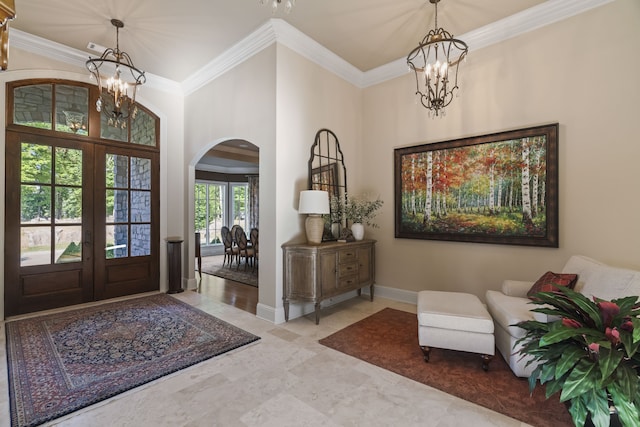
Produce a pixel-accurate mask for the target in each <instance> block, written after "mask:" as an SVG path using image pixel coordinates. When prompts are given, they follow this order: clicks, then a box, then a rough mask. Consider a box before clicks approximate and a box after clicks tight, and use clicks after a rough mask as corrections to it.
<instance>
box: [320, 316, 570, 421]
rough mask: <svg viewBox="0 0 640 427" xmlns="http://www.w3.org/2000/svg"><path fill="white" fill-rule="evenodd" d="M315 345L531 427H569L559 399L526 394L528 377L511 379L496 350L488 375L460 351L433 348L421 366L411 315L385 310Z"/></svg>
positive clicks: (475, 357)
mask: <svg viewBox="0 0 640 427" xmlns="http://www.w3.org/2000/svg"><path fill="white" fill-rule="evenodd" d="M320 343H321V344H324V345H326V346H327V347H331V348H333V349H336V350H338V351H341V352H343V353H346V354H348V355H351V356H353V357H357V358H358V359H361V360H364V361H366V362H369V363H371V364H373V365H376V366H379V367H381V368H384V369H387V370H389V371H392V372H395V373H397V374H400V375H403V376H405V377H407V378H411V379H412V380H415V381H418V382H421V383H423V384H426V385H429V386H431V387H434V388H437V389H439V390H442V391H444V392H446V393H449V394H452V395H454V396H457V397H460V398H462V399H465V400H467V401H470V402H473V403H476V404H478V405H481V406H484V407H486V408H489V409H492V410H494V411H496V412H500V413H502V414H505V415H508V416H510V417H512V418H515V419H518V420H520V421H524V422H526V423H529V424H531V425H534V426H536V427H561V426H573V422H572V421H571V416H570V415H569V412H568V411H567V409H566V408H565V407H564V405H563V404H562V403H560V402H559V400H558V398H557V397H552V398H550V399H549V400H546V399H545V397H544V391H543V388H542V387H539V386H538V387H536V389H535V391H534V393H533V396H530V395H529V384H528V381H527V379H526V378H518V377H516V376H515V375H513V373H512V372H511V369H510V368H509V366H508V365H507V363H506V362H505V361H504V359H503V358H502V356H501V355H500V354H499V353H498V352H497V350H496V356H495V357H494V358H493V360H492V361H491V364H490V365H489V371H488V372H485V371H483V370H482V366H481V365H482V364H481V361H480V356H479V355H477V354H473V353H465V352H461V351H451V350H442V349H433V350H432V351H431V356H430V360H429V362H428V363H426V362H425V361H424V359H423V357H422V351H421V350H420V346H419V345H418V322H417V319H416V315H415V314H412V313H407V312H405V311H399V310H394V309H391V308H386V309H384V310H382V311H380V312H378V313H376V314H374V315H372V316H369V317H367V318H366V319H363V320H361V321H360V322H357V323H354V324H353V325H350V326H348V327H346V328H345V329H342V330H340V331H338V332H336V333H335V334H333V335H330V336H328V337H326V338H324V339H321V340H320Z"/></svg>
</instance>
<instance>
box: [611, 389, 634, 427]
mask: <svg viewBox="0 0 640 427" xmlns="http://www.w3.org/2000/svg"><path fill="white" fill-rule="evenodd" d="M608 390H609V393H610V394H611V399H612V400H613V405H614V406H615V407H616V409H617V410H618V418H619V419H620V421H621V422H622V425H624V426H637V425H638V424H639V423H640V422H639V421H638V420H640V411H639V409H640V408H638V405H637V403H634V402H632V401H630V400H629V398H628V397H627V396H626V395H625V394H624V392H622V391H621V390H620V389H619V388H618V387H616V386H615V385H613V386H611V387H609V389H608Z"/></svg>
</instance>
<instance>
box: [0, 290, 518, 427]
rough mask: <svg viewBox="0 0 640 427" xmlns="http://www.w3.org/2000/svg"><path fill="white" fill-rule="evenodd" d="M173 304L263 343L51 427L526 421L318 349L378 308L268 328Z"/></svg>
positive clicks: (226, 308)
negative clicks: (208, 316)
mask: <svg viewBox="0 0 640 427" xmlns="http://www.w3.org/2000/svg"><path fill="white" fill-rule="evenodd" d="M177 298H179V299H181V300H183V301H186V302H188V303H190V304H192V305H194V306H196V307H199V308H200V309H202V310H204V311H206V312H208V313H210V314H212V315H214V316H217V317H219V318H221V319H223V320H225V321H227V322H229V323H232V324H234V325H236V326H238V327H240V328H243V329H245V330H247V331H249V332H252V333H254V334H256V335H259V336H260V337H262V339H261V340H259V341H258V342H256V343H253V344H251V345H249V346H245V347H243V348H240V349H237V350H235V351H233V352H230V353H227V354H225V355H222V356H219V357H216V358H213V359H210V360H208V361H205V362H202V363H200V364H198V365H195V366H192V367H190V368H187V369H184V370H182V371H180V372H177V373H175V374H172V375H169V376H167V377H164V378H162V379H159V380H157V381H154V382H152V383H149V384H147V385H144V386H142V387H139V388H137V389H134V390H130V391H128V392H126V393H123V394H121V395H118V396H116V397H113V398H111V399H109V400H106V401H104V402H100V403H98V404H96V405H93V406H91V407H88V408H85V409H83V410H80V411H78V412H76V413H74V414H71V415H68V416H66V417H63V418H60V419H58V420H56V421H54V422H52V423H50V424H48V425H54V426H78V427H87V426H92V427H93V426H95V427H98V426H105V427H106V426H109V427H113V426H136V427H139V426H185V427H196V426H197V427H199V426H278V427H283V426H305V427H307V426H434V427H448V426H451V427H453V426H456V427H457V426H470V425H472V426H474V427H485V426H486V427H489V426H491V427H493V426H500V427H502V426H504V427H522V426H525V425H526V424H523V423H521V422H520V421H516V420H513V419H511V418H509V417H506V416H504V415H501V414H498V413H496V412H493V411H490V410H488V409H484V408H482V407H480V406H477V405H474V404H472V403H469V402H466V401H464V400H461V399H458V398H455V397H452V396H450V395H447V394H445V393H442V392H440V391H438V390H435V389H433V388H430V387H428V386H425V385H423V384H420V383H417V382H415V381H412V380H409V379H406V378H404V377H402V376H399V375H396V374H394V373H392V372H389V371H386V370H384V369H381V368H378V367H376V366H373V365H370V364H368V363H365V362H362V361H360V360H357V359H354V358H352V357H350V356H347V355H344V354H342V353H339V352H337V351H334V350H332V349H329V348H327V347H324V346H322V345H320V344H318V342H317V341H318V339H320V338H322V337H325V336H327V335H330V334H331V333H333V332H335V331H337V330H339V329H341V328H343V327H345V326H347V325H349V324H351V323H353V322H356V321H358V320H360V319H362V318H364V317H367V316H368V315H370V314H373V313H375V312H377V311H379V310H381V309H382V308H384V307H393V308H397V309H401V310H406V311H412V312H415V306H412V305H408V304H403V303H397V302H394V301H390V300H385V299H382V298H377V299H376V301H374V302H370V301H368V300H367V299H365V298H364V297H363V298H353V299H351V300H349V301H346V302H343V303H341V304H339V305H338V306H336V307H333V308H328V309H326V310H323V312H322V316H321V319H320V325H317V326H316V325H315V323H314V320H313V316H308V317H304V318H298V319H294V320H292V321H290V322H288V323H286V324H282V325H273V324H272V323H269V322H266V321H263V320H260V319H258V318H256V317H255V316H254V315H253V314H250V313H247V312H246V311H242V310H240V309H237V308H235V307H232V306H230V305H226V304H224V303H220V302H217V301H215V300H214V299H212V298H210V297H208V296H207V295H206V292H203V293H196V292H190V291H187V292H184V293H181V294H178V295H177ZM2 329H3V330H2V331H0V390H1V392H0V427H9V426H10V419H9V416H8V413H9V404H8V391H7V390H8V386H7V368H6V348H5V332H4V323H2Z"/></svg>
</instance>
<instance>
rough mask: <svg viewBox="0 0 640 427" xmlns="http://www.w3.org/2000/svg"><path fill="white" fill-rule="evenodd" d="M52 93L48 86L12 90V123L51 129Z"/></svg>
mask: <svg viewBox="0 0 640 427" xmlns="http://www.w3.org/2000/svg"><path fill="white" fill-rule="evenodd" d="M52 91H53V88H52V86H51V85H50V84H44V85H31V86H21V87H17V88H15V89H14V90H13V123H15V124H17V125H23V126H31V127H36V128H39V129H51V103H52Z"/></svg>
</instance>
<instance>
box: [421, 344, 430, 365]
mask: <svg viewBox="0 0 640 427" xmlns="http://www.w3.org/2000/svg"><path fill="white" fill-rule="evenodd" d="M420 348H421V349H422V357H424V361H425V362H428V361H429V353H431V349H430V348H429V347H427V346H426V345H421V346H420Z"/></svg>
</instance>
